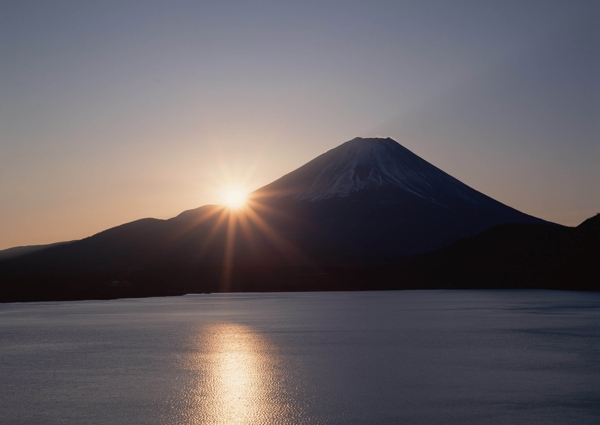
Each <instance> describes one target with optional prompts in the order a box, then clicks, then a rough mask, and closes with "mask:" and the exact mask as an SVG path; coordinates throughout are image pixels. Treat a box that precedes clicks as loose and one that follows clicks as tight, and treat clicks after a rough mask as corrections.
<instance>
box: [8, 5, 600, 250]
mask: <svg viewBox="0 0 600 425" xmlns="http://www.w3.org/2000/svg"><path fill="white" fill-rule="evenodd" d="M357 136H360V137H375V136H380V137H391V138H393V139H394V140H396V141H398V142H399V143H401V144H402V145H403V146H405V147H406V148H408V149H410V150H411V151H413V152H414V153H416V154H417V155H419V156H421V157H422V158H424V159H425V160H427V161H429V162H431V163H432V164H434V165H436V166H437V167H439V168H441V169H442V170H444V171H446V172H447V173H449V174H450V175H452V176H454V177H456V178H458V179H459V180H461V181H462V182H463V183H465V184H467V185H469V186H471V187H473V188H474V189H477V190H479V191H481V192H483V193H485V194H487V195H489V196H491V197H493V198H494V199H496V200H498V201H500V202H503V203H505V204H507V205H510V206H512V207H514V208H517V209H518V210H520V211H523V212H525V213H528V214H531V215H534V216H537V217H540V218H543V219H546V220H549V221H553V222H556V223H561V224H565V225H577V224H579V223H580V222H581V221H583V220H584V219H586V218H588V217H590V216H592V215H594V214H596V213H598V212H600V183H599V182H600V6H599V4H598V2H596V1H594V0H583V1H577V0H573V1H553V0H543V1H528V0H519V1H510V0H502V1H428V0H414V1H375V0H369V1H359V0H355V1H352V0H346V1H327V0H320V1H297V2H291V1H290V2H284V1H250V0H246V1H225V0H223V1H178V0H170V1H151V0H144V1H134V0H130V1H109V0H104V1H98V2H92V1H27V0H18V1H9V0H2V1H0V249H3V248H8V247H12V246H19V245H34V244H46V243H52V242H58V241H66V240H73V239H80V238H83V237H86V236H90V235H92V234H94V233H97V232H99V231H102V230H104V229H107V228H110V227H113V226H116V225H119V224H123V223H126V222H129V221H132V220H135V219H139V218H143V217H156V218H170V217H173V216H175V215H177V214H179V213H180V212H182V211H184V210H187V209H192V208H196V207H199V206H201V205H205V204H209V203H219V202H220V199H221V198H220V196H221V193H222V192H223V190H224V188H225V187H227V186H229V185H231V184H238V185H243V186H244V187H245V188H246V189H247V190H255V189H257V188H259V187H261V186H263V185H265V184H267V183H270V182H271V181H273V180H275V179H277V178H278V177H280V176H282V175H283V174H285V173H288V172H290V171H292V170H293V169H295V168H297V167H299V166H301V165H303V164H304V163H306V162H308V161H309V160H311V159H313V158H314V157H316V156H317V155H319V154H321V153H323V152H325V151H327V150H329V149H331V148H334V147H336V146H338V145H339V144H341V143H343V142H345V141H347V140H350V139H352V138H354V137H357Z"/></svg>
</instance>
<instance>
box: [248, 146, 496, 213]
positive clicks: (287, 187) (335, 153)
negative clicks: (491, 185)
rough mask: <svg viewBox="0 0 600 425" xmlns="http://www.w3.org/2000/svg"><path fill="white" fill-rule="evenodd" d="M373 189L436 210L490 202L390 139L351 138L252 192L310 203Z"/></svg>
mask: <svg viewBox="0 0 600 425" xmlns="http://www.w3.org/2000/svg"><path fill="white" fill-rule="evenodd" d="M377 188H396V189H401V190H404V191H406V192H410V193H412V194H414V195H416V196H418V197H421V198H424V199H426V200H428V201H430V202H433V203H436V204H440V205H443V204H444V203H445V200H446V199H447V198H448V196H452V197H459V198H462V199H463V200H466V201H469V202H471V203H477V204H481V203H484V204H485V203H487V202H489V201H492V202H494V201H493V200H492V199H491V198H489V197H487V196H485V195H483V194H481V193H479V192H477V191H475V190H473V189H471V188H469V187H468V186H466V185H464V184H463V183H461V182H460V181H458V180H456V179H455V178H453V177H452V176H450V175H448V174H447V173H445V172H443V171H441V170H440V169H438V168H436V167H434V166H433V165H431V164H430V163H428V162H427V161H425V160H423V159H421V158H420V157H419V156H417V155H415V154H414V153H412V152H411V151H409V150H408V149H406V148H405V147H403V146H402V145H400V144H399V143H398V142H396V141H395V140H393V139H390V138H360V137H357V138H355V139H352V140H350V141H348V142H346V143H343V144H342V145H340V146H338V147H337V148H334V149H331V150H329V151H327V152H325V153H324V154H322V155H320V156H318V157H317V158H315V159H314V160H312V161H310V162H308V163H307V164H305V165H303V166H302V167H300V168H298V169H296V170H295V171H292V172H291V173H289V174H287V175H285V176H283V177H281V178H280V179H278V180H276V181H274V182H273V183H271V184H269V185H267V186H264V187H263V188H261V189H259V190H258V191H256V192H255V193H257V194H259V195H260V196H261V197H272V198H284V197H285V198H287V197H292V198H294V199H298V200H310V201H315V200H319V199H327V198H332V197H347V196H349V195H350V194H353V193H357V192H360V191H362V190H365V189H377Z"/></svg>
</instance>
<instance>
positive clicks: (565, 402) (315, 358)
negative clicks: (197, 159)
mask: <svg viewBox="0 0 600 425" xmlns="http://www.w3.org/2000/svg"><path fill="white" fill-rule="evenodd" d="M0 371H1V374H0V423H2V424H11V425H16V424H84V423H85V424H461V425H464V424H482V423H485V424H516V423H519V424H544V425H548V424H598V423H600V294H598V293H584V292H558V291H508V290H506V291H385V292H337V293H336V292H321V293H260V294H256V293H255V294H205V295H188V296H184V297H167V298H149V299H123V300H114V301H79V302H48V303H29V304H27V303H25V304H20V303H16V304H0Z"/></svg>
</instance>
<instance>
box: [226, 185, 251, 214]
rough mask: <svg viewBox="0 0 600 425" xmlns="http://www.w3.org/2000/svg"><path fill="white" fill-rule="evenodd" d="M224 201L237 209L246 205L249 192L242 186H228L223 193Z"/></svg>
mask: <svg viewBox="0 0 600 425" xmlns="http://www.w3.org/2000/svg"><path fill="white" fill-rule="evenodd" d="M221 198H222V202H223V204H225V205H226V206H228V207H229V208H233V209H237V208H241V207H243V206H244V205H246V199H247V198H248V193H247V192H246V190H244V188H242V187H240V186H233V185H232V186H227V187H226V188H225V189H224V190H223V193H222V195H221Z"/></svg>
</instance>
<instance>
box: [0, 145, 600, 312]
mask: <svg viewBox="0 0 600 425" xmlns="http://www.w3.org/2000/svg"><path fill="white" fill-rule="evenodd" d="M416 288H422V289H425V288H553V289H571V290H594V291H597V290H600V215H596V216H595V217H592V218H590V219H588V220H586V221H585V222H584V223H582V224H581V225H579V226H577V227H575V228H571V227H565V226H560V225H557V224H553V223H548V222H546V221H544V220H541V219H538V218H535V217H532V216H529V215H526V214H524V213H521V212H519V211H517V210H515V209H513V208H510V207H508V206H506V205H504V204H502V203H500V202H498V201H495V200H494V199H492V198H490V197H488V196H486V195H484V194H482V193H480V192H478V191H476V190H474V189H472V188H470V187H468V186H467V185H465V184H463V183H461V182H460V181H458V180H456V179H455V178H453V177H451V176H449V175H448V174H446V173H444V172H443V171H441V170H440V169H438V168H436V167H435V166H433V165H431V164H429V163H428V162H426V161H425V160H423V159H421V158H420V157H418V156H416V155H415V154H413V153H412V152H410V151H409V150H407V149H406V148H404V147H402V146H401V145H400V144H398V143H397V142H395V141H394V140H392V139H389V138H387V139H362V138H356V139H353V140H351V141H349V142H346V143H344V144H342V145H340V146H339V147H337V148H335V149H332V150H330V151H328V152H326V153H324V154H323V155H320V156H319V157H317V158H315V159H314V160H312V161H310V162H309V163H307V164H305V165H304V166H302V167H300V168H298V169H297V170H295V171H293V172H291V173H289V174H287V175H285V176H283V177H281V178H280V179H278V180H276V181H274V182H273V183H271V184H269V185H267V186H264V187H263V188H261V189H258V190H257V191H255V192H253V193H252V194H251V195H250V198H249V200H248V203H247V205H246V206H245V207H243V208H241V209H239V210H233V209H228V208H225V207H221V206H214V205H207V206H204V207H200V208H198V209H195V210H190V211H185V212H183V213H181V214H180V215H178V216H177V217H174V218H172V219H169V220H158V219H142V220H137V221H134V222H132V223H128V224H124V225H122V226H118V227H115V228H112V229H109V230H106V231H104V232H101V233H98V234H96V235H94V236H91V237H88V238H85V239H82V240H80V241H73V242H67V243H60V244H53V245H50V246H38V247H31V248H27V249H12V250H7V251H4V252H0V301H3V302H11V301H43V300H78V299H111V298H120V297H146V296H164V295H178V294H185V293H202V292H228V291H319V290H373V289H416Z"/></svg>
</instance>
